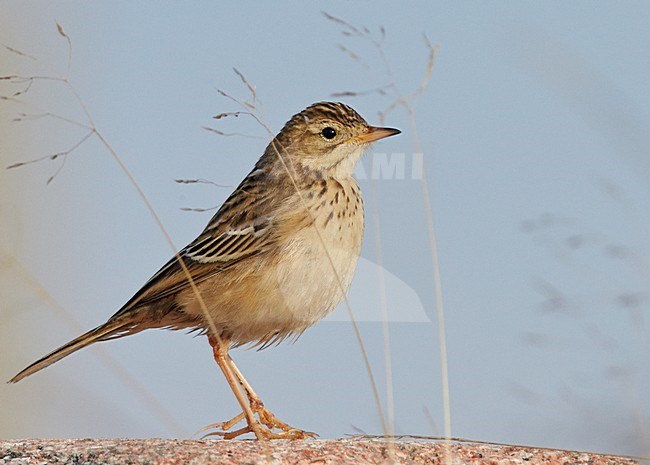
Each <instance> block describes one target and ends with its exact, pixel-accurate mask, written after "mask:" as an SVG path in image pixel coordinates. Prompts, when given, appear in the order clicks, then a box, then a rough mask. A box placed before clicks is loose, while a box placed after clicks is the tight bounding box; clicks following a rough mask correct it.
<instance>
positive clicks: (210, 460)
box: [0, 439, 638, 465]
mask: <svg viewBox="0 0 650 465" xmlns="http://www.w3.org/2000/svg"><path fill="white" fill-rule="evenodd" d="M447 452H448V453H449V463H451V464H453V465H461V464H490V465H493V464H494V465H496V464H499V465H501V464H526V465H534V464H567V465H568V464H571V465H578V464H589V465H605V464H608V465H613V464H622V465H632V464H638V462H635V461H633V460H631V459H628V458H623V457H618V456H609V455H600V454H592V453H585V452H574V451H561V450H551V449H539V448H533V447H518V446H505V445H493V444H482V443H481V444H476V443H459V442H452V443H451V444H450V445H449V446H447V445H446V443H444V442H442V441H413V440H408V441H403V440H400V441H393V442H389V441H386V440H379V439H341V440H309V441H272V442H269V443H259V442H257V441H252V440H250V441H219V440H216V441H193V440H175V439H30V440H15V441H0V464H3V465H4V464H11V465H30V464H50V463H57V464H69V465H90V464H129V465H140V464H142V465H144V464H147V465H167V464H170V465H171V464H174V465H176V464H178V465H180V464H183V465H184V464H217V463H218V464H250V465H252V464H274V465H276V464H277V465H281V464H300V465H307V464H310V465H326V464H346V465H356V464H386V465H388V464H392V463H397V464H444V463H446V460H445V457H446V453H447Z"/></svg>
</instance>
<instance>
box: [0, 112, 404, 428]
mask: <svg viewBox="0 0 650 465" xmlns="http://www.w3.org/2000/svg"><path fill="white" fill-rule="evenodd" d="M399 133H400V131H399V130H397V129H391V128H379V127H373V126H370V125H368V123H366V121H365V120H364V119H363V118H362V117H361V116H359V114H358V113H357V112H356V111H354V110H353V109H352V108H350V107H349V106H347V105H345V104H343V103H338V102H320V103H316V104H314V105H311V106H310V107H308V108H306V109H305V110H303V111H302V112H300V113H298V114H296V115H294V116H293V117H292V118H291V119H290V120H289V121H288V122H287V123H286V124H285V126H284V128H283V129H282V130H281V131H280V133H279V134H278V135H277V136H276V137H275V138H274V139H273V140H272V141H271V142H270V143H269V145H268V147H267V148H266V150H265V151H264V154H263V155H262V156H261V157H260V159H259V160H258V162H257V164H256V165H255V168H254V169H253V170H252V171H251V172H250V173H249V174H248V176H246V178H244V180H243V181H242V182H241V184H240V185H239V186H238V187H237V189H235V191H234V192H233V193H232V194H231V195H230V197H229V198H228V199H227V200H226V201H225V202H224V204H223V205H222V206H221V208H220V209H219V211H217V213H216V214H215V215H214V217H213V218H212V219H211V220H210V222H209V223H208V225H207V227H206V228H205V230H204V231H203V232H202V233H201V234H200V235H199V237H197V238H196V239H195V240H194V241H193V242H192V243H190V244H189V245H188V246H187V247H185V248H184V249H182V250H181V251H180V252H178V254H177V255H176V256H175V257H174V258H172V259H171V260H169V261H168V262H167V264H166V265H165V266H163V267H162V268H161V269H160V270H159V271H158V272H157V273H156V274H155V275H154V276H153V277H152V278H151V279H150V280H149V281H147V283H146V284H145V285H144V286H143V287H142V289H140V290H139V291H138V292H137V293H136V294H135V295H134V296H133V297H132V298H131V300H129V301H128V302H127V303H126V304H125V305H124V306H123V307H122V308H121V309H120V310H119V311H118V312H117V313H115V314H114V315H113V316H112V317H110V318H109V319H108V321H107V322H106V323H104V324H103V325H100V326H98V327H97V328H95V329H93V330H91V331H88V332H87V333H85V334H83V335H81V336H79V337H78V338H76V339H74V340H72V341H70V342H68V343H67V344H65V345H63V346H62V347H60V348H58V349H56V350H55V351H53V352H51V353H50V354H48V355H46V356H45V357H43V358H41V359H40V360H38V361H36V362H34V363H33V364H31V365H30V366H28V367H27V368H25V369H24V370H23V371H21V372H20V373H18V374H17V375H16V376H15V377H13V378H12V379H11V381H10V382H12V383H15V382H17V381H20V380H21V379H23V378H25V377H26V376H29V375H31V374H33V373H35V372H37V371H39V370H42V369H43V368H45V367H47V366H49V365H51V364H52V363H54V362H56V361H58V360H61V359H62V358H63V357H66V356H67V355H70V354H71V353H73V352H75V351H77V350H79V349H81V348H83V347H86V346H88V345H90V344H93V343H95V342H100V341H107V340H111V339H116V338H120V337H124V336H129V335H131V334H135V333H138V332H140V331H143V330H145V329H151V328H168V329H175V330H177V329H187V330H190V331H198V332H199V333H200V334H205V335H207V337H208V341H209V343H210V345H211V346H212V351H213V355H214V359H215V361H216V362H217V364H218V365H219V368H220V369H221V371H222V372H223V374H224V376H225V377H226V380H227V381H228V384H229V385H230V388H231V389H232V391H233V393H234V394H235V396H236V398H237V400H238V402H239V404H240V406H241V408H242V413H241V414H239V415H237V416H236V417H235V418H233V419H232V420H230V421H226V422H221V423H216V424H214V425H210V427H208V428H214V429H215V431H214V432H212V433H210V435H219V436H222V437H224V438H227V439H231V438H235V437H238V436H240V435H242V434H245V433H254V434H255V436H256V437H257V439H260V440H262V439H284V438H288V439H302V438H307V437H310V436H314V434H313V433H309V432H306V431H302V430H300V429H297V428H293V427H291V426H289V425H288V424H286V423H284V422H282V421H280V420H278V419H277V418H276V417H275V416H274V415H273V414H272V413H271V412H270V411H269V410H268V409H266V407H265V406H264V404H263V403H262V401H261V400H260V398H259V396H258V395H257V394H256V393H255V391H254V390H253V388H252V387H251V386H250V384H249V383H248V382H247V381H246V380H245V379H244V377H243V376H242V374H241V372H240V371H239V369H238V368H237V366H236V365H235V363H234V361H233V360H232V358H231V357H230V355H229V354H228V350H229V349H230V348H233V347H237V346H241V345H249V346H252V347H258V348H265V347H268V346H270V345H274V344H276V343H279V342H281V341H283V340H285V339H287V338H294V339H295V338H297V337H298V336H299V335H300V334H302V333H303V331H305V329H307V328H308V327H309V326H311V325H313V324H314V323H316V322H317V321H318V320H320V319H321V318H323V317H324V316H326V315H327V314H328V313H330V312H331V311H332V310H333V309H334V307H335V306H336V305H337V304H338V303H339V302H340V301H341V299H342V298H343V297H344V295H345V293H346V292H347V289H348V287H349V285H350V282H351V281H352V276H353V274H354V270H355V267H356V264H357V260H358V258H359V252H360V249H361V240H362V236H363V224H364V218H363V200H362V198H361V193H360V191H359V186H358V184H357V182H356V180H355V178H354V176H353V170H354V167H355V165H356V163H357V161H358V160H359V158H360V157H361V156H362V155H363V152H364V151H365V149H366V148H367V147H368V146H369V144H370V143H371V142H374V141H376V140H379V139H382V138H384V137H388V136H392V135H395V134H399ZM241 421H245V422H246V425H244V426H242V427H241V428H239V429H236V430H233V428H234V427H235V426H236V425H237V424H238V423H239V422H241Z"/></svg>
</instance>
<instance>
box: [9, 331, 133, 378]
mask: <svg viewBox="0 0 650 465" xmlns="http://www.w3.org/2000/svg"><path fill="white" fill-rule="evenodd" d="M136 331H137V330H136ZM132 332H133V322H132V321H124V319H119V320H116V321H110V320H109V321H108V322H106V323H104V324H103V325H101V326H98V327H97V328H95V329H91V330H90V331H88V332H87V333H85V334H82V335H81V336H79V337H78V338H76V339H73V340H72V341H70V342H68V343H67V344H65V345H63V346H61V347H59V348H58V349H56V350H55V351H53V352H50V353H49V354H47V355H46V356H45V357H43V358H41V359H39V360H37V361H35V362H34V363H32V364H31V365H29V366H28V367H27V368H25V369H24V370H23V371H21V372H20V373H18V374H17V375H16V376H14V377H13V378H11V379H10V380H9V382H10V383H17V382H18V381H20V380H21V379H23V378H26V377H27V376H29V375H33V374H34V373H36V372H37V371H40V370H42V369H43V368H46V367H48V366H50V365H52V364H53V363H55V362H58V361H59V360H61V359H62V358H63V357H67V356H68V355H70V354H71V353H73V352H76V351H78V350H79V349H83V348H84V347H86V346H89V345H90V344H93V343H95V342H99V341H106V340H108V339H115V338H118V337H121V336H126V335H127V334H130V333H132Z"/></svg>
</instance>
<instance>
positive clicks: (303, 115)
mask: <svg viewBox="0 0 650 465" xmlns="http://www.w3.org/2000/svg"><path fill="white" fill-rule="evenodd" d="M399 133H400V131H399V130H398V129H393V128H380V127H375V126H370V125H369V124H368V123H367V122H366V120H364V119H363V118H362V117H361V116H360V115H359V114H358V113H357V112H356V111H354V109H352V108H351V107H349V106H348V105H345V104H344V103H340V102H319V103H315V104H313V105H311V106H309V107H307V108H306V109H304V110H303V111H301V112H300V113H297V114H295V115H294V116H293V117H291V119H290V120H289V121H288V122H287V123H286V124H285V126H284V128H282V130H281V131H280V133H279V134H278V135H277V136H276V137H275V139H274V140H273V142H272V143H271V144H269V147H268V148H267V155H270V156H276V157H277V155H278V152H281V153H283V154H286V155H287V156H288V158H289V159H290V160H291V161H292V162H293V163H294V164H296V165H298V166H299V167H302V168H305V169H307V170H310V171H315V172H318V173H320V174H321V175H323V176H325V177H347V176H351V175H352V172H353V170H354V167H355V165H356V163H357V161H358V160H359V158H361V155H363V152H364V151H365V150H366V148H368V146H369V145H370V144H371V143H372V142H374V141H376V140H379V139H383V138H384V137H389V136H393V135H395V134H399ZM269 152H270V153H269Z"/></svg>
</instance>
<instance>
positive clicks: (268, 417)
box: [227, 355, 317, 439]
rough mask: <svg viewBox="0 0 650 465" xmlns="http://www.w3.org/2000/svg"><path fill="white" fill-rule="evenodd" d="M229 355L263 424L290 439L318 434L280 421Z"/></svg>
mask: <svg viewBox="0 0 650 465" xmlns="http://www.w3.org/2000/svg"><path fill="white" fill-rule="evenodd" d="M227 357H228V358H227V363H228V365H229V366H230V369H231V370H232V372H233V374H234V375H235V377H236V378H237V380H238V381H239V384H240V385H241V387H242V388H243V389H244V391H245V392H246V395H247V396H248V402H249V405H250V407H251V410H252V411H253V412H255V413H257V415H258V417H259V419H260V421H261V422H262V424H264V425H265V426H266V427H268V428H270V429H273V428H278V429H281V430H282V431H284V432H285V433H286V435H287V437H289V438H290V439H306V438H308V437H312V438H313V437H316V436H317V435H316V434H315V433H312V432H309V431H303V430H300V429H298V428H294V427H293V426H290V425H288V424H286V423H285V422H283V421H280V420H279V419H278V418H277V417H276V416H275V415H273V413H271V411H270V410H268V409H267V408H266V407H265V406H264V403H263V402H262V399H260V397H259V396H258V395H257V393H256V392H255V390H254V389H253V387H252V386H251V385H250V383H249V382H248V381H246V378H244V375H243V374H242V372H241V371H239V368H237V365H236V364H235V361H234V360H233V359H232V357H230V355H228V356H227Z"/></svg>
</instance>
